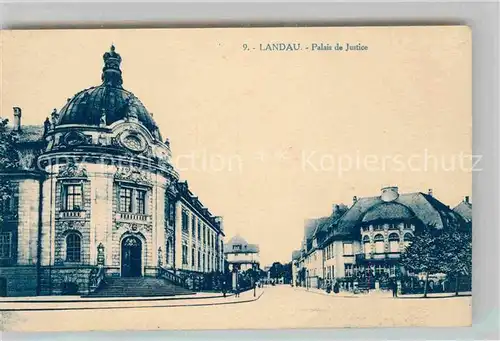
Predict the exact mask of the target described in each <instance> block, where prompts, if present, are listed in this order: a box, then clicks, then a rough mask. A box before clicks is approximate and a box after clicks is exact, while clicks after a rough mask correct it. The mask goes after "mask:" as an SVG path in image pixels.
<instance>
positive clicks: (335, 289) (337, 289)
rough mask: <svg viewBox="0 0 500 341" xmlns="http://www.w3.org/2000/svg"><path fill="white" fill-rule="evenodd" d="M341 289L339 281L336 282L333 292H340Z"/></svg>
mask: <svg viewBox="0 0 500 341" xmlns="http://www.w3.org/2000/svg"><path fill="white" fill-rule="evenodd" d="M339 291H340V288H339V283H338V282H335V284H334V285H333V292H334V293H336V294H338V293H339Z"/></svg>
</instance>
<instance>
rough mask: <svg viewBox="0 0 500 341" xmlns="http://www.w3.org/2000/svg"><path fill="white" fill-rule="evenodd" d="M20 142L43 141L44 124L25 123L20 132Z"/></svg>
mask: <svg viewBox="0 0 500 341" xmlns="http://www.w3.org/2000/svg"><path fill="white" fill-rule="evenodd" d="M11 131H12V130H11ZM18 134H19V135H18V136H19V139H18V143H29V142H42V141H43V126H42V125H23V126H21V131H20V132H19V133H18Z"/></svg>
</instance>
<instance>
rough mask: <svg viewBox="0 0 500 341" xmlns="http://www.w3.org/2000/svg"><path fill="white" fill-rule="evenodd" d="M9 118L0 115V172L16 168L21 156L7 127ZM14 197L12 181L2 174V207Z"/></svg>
mask: <svg viewBox="0 0 500 341" xmlns="http://www.w3.org/2000/svg"><path fill="white" fill-rule="evenodd" d="M7 123H8V120H7V119H4V118H2V117H0V173H2V172H5V171H9V170H12V169H16V168H17V167H18V166H19V156H18V154H17V152H16V149H15V147H14V136H13V135H12V134H11V133H10V131H9V129H8V127H7ZM11 197H12V187H11V183H10V182H9V181H8V180H7V179H6V178H5V175H0V209H2V208H3V206H4V202H6V201H8V200H10V198H11ZM2 222H3V215H2V214H0V224H1V223H2Z"/></svg>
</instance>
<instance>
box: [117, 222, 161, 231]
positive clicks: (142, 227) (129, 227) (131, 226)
mask: <svg viewBox="0 0 500 341" xmlns="http://www.w3.org/2000/svg"><path fill="white" fill-rule="evenodd" d="M116 229H117V230H119V229H124V230H126V231H127V232H130V233H139V232H152V231H153V227H152V226H151V225H149V224H137V223H121V222H118V223H116Z"/></svg>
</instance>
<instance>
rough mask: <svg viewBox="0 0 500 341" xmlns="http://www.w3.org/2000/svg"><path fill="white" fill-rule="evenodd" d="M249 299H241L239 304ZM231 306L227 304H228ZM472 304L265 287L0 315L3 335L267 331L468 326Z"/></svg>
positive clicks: (462, 300)
mask: <svg viewBox="0 0 500 341" xmlns="http://www.w3.org/2000/svg"><path fill="white" fill-rule="evenodd" d="M245 296H247V297H248V298H250V297H253V293H251V292H247V293H244V294H242V298H245ZM228 299H229V300H231V298H228ZM471 302H472V298H471V297H470V296H467V297H447V298H427V299H421V298H398V299H393V298H392V297H389V296H387V295H370V296H337V297H335V296H333V295H331V296H326V295H323V294H319V293H318V292H308V291H306V290H304V289H302V288H291V287H289V286H277V287H266V288H265V289H264V293H263V295H262V296H261V298H260V299H259V300H257V301H254V302H248V303H240V304H225V305H212V306H189V307H186V306H184V307H150V308H145V307H142V308H128V309H122V308H118V309H91V310H54V311H4V312H1V314H2V324H3V326H2V329H3V330H5V331H21V330H22V331H83V330H158V329H254V328H259V329H269V328H314V327H316V328H318V327H321V328H328V327H337V328H338V327H377V326H383V327H393V326H427V327H431V326H467V325H470V323H471V309H470V306H471Z"/></svg>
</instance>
